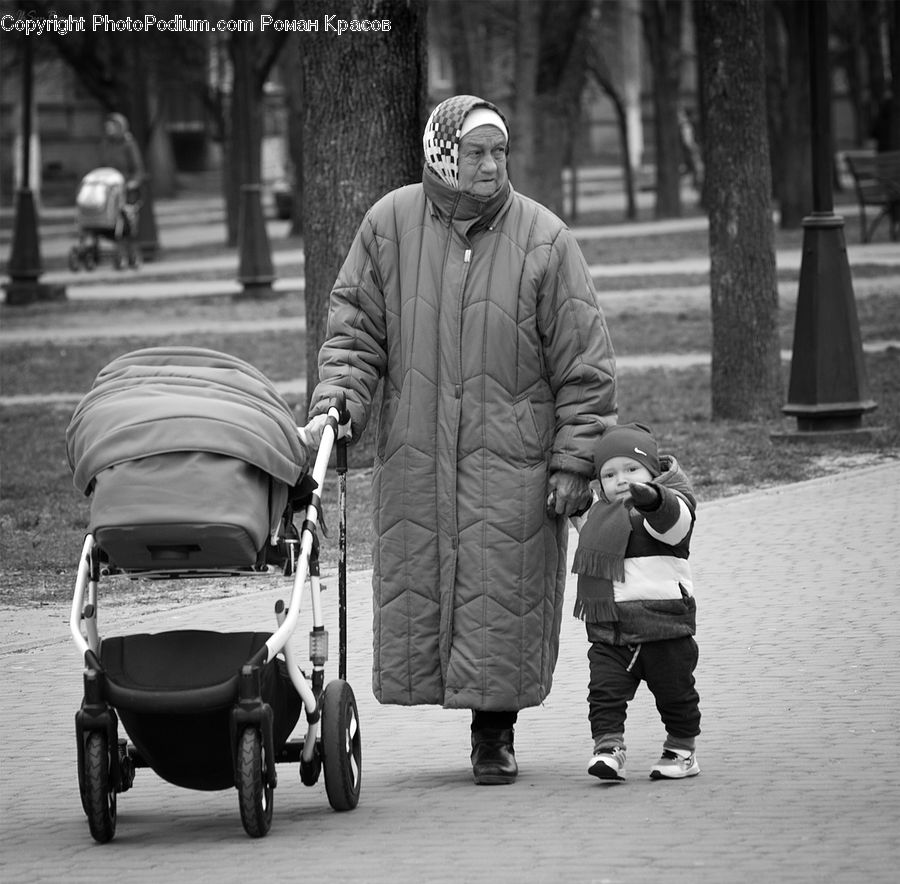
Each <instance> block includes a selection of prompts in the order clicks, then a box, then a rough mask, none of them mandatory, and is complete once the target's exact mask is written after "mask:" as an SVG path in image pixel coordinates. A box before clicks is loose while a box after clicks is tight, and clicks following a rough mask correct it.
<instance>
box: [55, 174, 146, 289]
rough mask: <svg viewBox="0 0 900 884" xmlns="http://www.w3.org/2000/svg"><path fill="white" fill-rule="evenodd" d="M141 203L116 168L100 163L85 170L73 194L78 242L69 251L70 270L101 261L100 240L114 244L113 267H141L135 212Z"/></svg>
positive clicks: (93, 265) (90, 265) (139, 208)
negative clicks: (76, 190)
mask: <svg viewBox="0 0 900 884" xmlns="http://www.w3.org/2000/svg"><path fill="white" fill-rule="evenodd" d="M140 210H141V202H140V199H139V198H138V193H137V191H136V190H135V189H134V188H129V187H128V186H127V184H126V181H125V176H124V175H123V174H122V173H121V172H119V171H118V170H117V169H113V168H110V167H107V166H103V167H101V168H99V169H94V170H93V171H92V172H88V174H87V175H85V176H84V178H82V180H81V185H80V186H79V188H78V194H77V195H76V197H75V221H76V225H77V227H78V242H77V244H76V245H73V246H72V248H71V249H70V250H69V269H70V270H71V271H72V272H73V273H74V272H76V271H78V270H79V269H80V268H82V267H83V268H84V269H85V270H93V269H94V267H96V266H97V265H98V264H99V263H100V259H101V249H100V244H101V241H103V240H106V241H109V242H111V243H112V245H113V254H112V260H113V266H114V267H115V268H116V270H121V269H123V268H124V267H125V266H126V265H127V266H129V267H132V268H134V269H135V270H136V269H137V268H138V267H140V266H141V250H140V248H139V246H138V243H137V227H138V215H139V214H140Z"/></svg>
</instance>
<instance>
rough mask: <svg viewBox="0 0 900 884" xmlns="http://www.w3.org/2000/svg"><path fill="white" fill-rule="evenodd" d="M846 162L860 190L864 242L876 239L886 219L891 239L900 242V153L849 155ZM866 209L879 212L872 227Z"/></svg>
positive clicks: (857, 195)
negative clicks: (876, 233) (878, 229)
mask: <svg viewBox="0 0 900 884" xmlns="http://www.w3.org/2000/svg"><path fill="white" fill-rule="evenodd" d="M844 158H845V159H846V161H847V168H848V169H849V170H850V174H851V175H852V176H853V183H854V186H855V187H856V199H857V202H858V203H859V227H860V233H861V235H862V241H863V242H869V241H870V240H871V239H872V234H873V233H874V232H875V228H876V227H877V226H878V224H879V223H880V222H881V219H882V218H887V219H888V224H889V230H890V236H891V239H892V240H896V239H897V238H898V232H900V150H890V151H882V152H880V153H875V152H873V151H847V152H846V153H845V154H844ZM866 209H876V210H877V212H878V214H877V215H876V216H875V218H874V219H873V220H872V222H871V224H870V223H869V222H868V221H867V219H866Z"/></svg>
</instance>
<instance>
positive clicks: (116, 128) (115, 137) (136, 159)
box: [100, 113, 147, 203]
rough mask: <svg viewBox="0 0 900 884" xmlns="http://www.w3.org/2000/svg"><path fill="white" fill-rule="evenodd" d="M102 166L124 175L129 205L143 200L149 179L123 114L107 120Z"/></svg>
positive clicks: (102, 144)
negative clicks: (143, 193) (143, 190)
mask: <svg viewBox="0 0 900 884" xmlns="http://www.w3.org/2000/svg"><path fill="white" fill-rule="evenodd" d="M100 164H101V165H103V166H109V167H111V168H113V169H117V170H118V171H119V172H121V173H122V175H123V176H124V178H125V189H126V194H127V199H128V202H129V203H136V202H138V201H139V200H140V199H141V191H142V188H143V185H144V181H145V179H146V177H147V174H146V170H145V168H144V160H143V157H142V156H141V150H140V148H139V147H138V144H137V141H135V139H134V136H133V135H132V134H131V129H130V128H129V126H128V120H127V119H126V117H125V116H123V115H122V114H117V113H113V114H109V115H108V116H107V118H106V122H105V124H104V137H103V141H102V142H101V145H100Z"/></svg>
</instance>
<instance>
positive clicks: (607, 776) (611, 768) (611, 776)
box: [588, 746, 625, 781]
mask: <svg viewBox="0 0 900 884" xmlns="http://www.w3.org/2000/svg"><path fill="white" fill-rule="evenodd" d="M588 773H589V774H591V776H595V777H599V778H600V779H601V780H612V781H616V780H624V779H625V750H624V749H623V748H622V747H621V746H616V747H615V748H614V749H602V750H600V751H595V752H594V754H593V756H592V757H591V761H590V764H588Z"/></svg>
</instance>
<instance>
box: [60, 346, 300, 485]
mask: <svg viewBox="0 0 900 884" xmlns="http://www.w3.org/2000/svg"><path fill="white" fill-rule="evenodd" d="M185 451H200V452H206V453H209V454H220V455H224V456H226V457H233V458H237V459H239V460H242V461H245V462H246V463H249V464H253V465H254V466H256V467H259V469H261V470H263V471H264V472H265V473H268V474H269V475H270V476H271V477H272V478H273V479H274V480H276V481H278V482H281V483H284V484H285V485H286V486H288V487H293V486H294V485H296V483H297V482H298V480H299V479H300V478H301V476H302V475H304V474H305V472H306V467H307V460H308V455H307V451H306V448H305V447H304V446H303V444H302V443H301V442H300V439H299V437H298V435H297V425H296V422H295V420H294V416H293V414H292V412H291V409H290V406H289V405H288V404H287V403H286V402H285V401H284V399H283V398H282V397H281V395H280V394H279V393H278V391H277V390H276V389H275V387H274V386H273V385H272V383H271V382H270V381H269V380H268V379H267V378H266V377H265V375H263V374H262V373H261V372H260V371H258V370H257V369H256V368H254V367H253V366H252V365H250V364H249V363H247V362H244V361H243V360H242V359H237V358H236V357H234V356H229V355H228V354H226V353H219V352H217V351H215V350H203V349H199V348H195V347H152V348H148V349H144V350H136V351H134V352H132V353H126V354H125V355H124V356H120V357H119V358H117V359H115V360H113V361H112V362H110V363H109V364H108V365H107V366H106V367H105V368H104V369H102V371H101V372H100V373H99V374H98V375H97V378H96V380H95V381H94V384H93V386H92V388H91V390H90V392H89V393H88V394H87V395H86V396H85V397H84V398H83V399H82V400H81V402H80V403H79V405H78V407H77V408H76V409H75V413H74V414H73V416H72V420H71V421H70V423H69V426H68V429H67V430H66V454H67V457H68V461H69V466H70V467H71V468H72V471H73V474H74V475H73V481H74V483H75V487H76V488H77V489H78V490H79V491H81V492H82V493H83V494H90V493H91V491H92V487H93V482H94V479H95V478H96V476H97V474H98V473H100V472H101V471H102V470H105V469H107V468H109V467H113V466H116V465H117V464H121V463H125V462H126V461H130V460H136V459H138V458H142V457H148V456H151V455H158V454H171V453H176V452H185Z"/></svg>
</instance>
